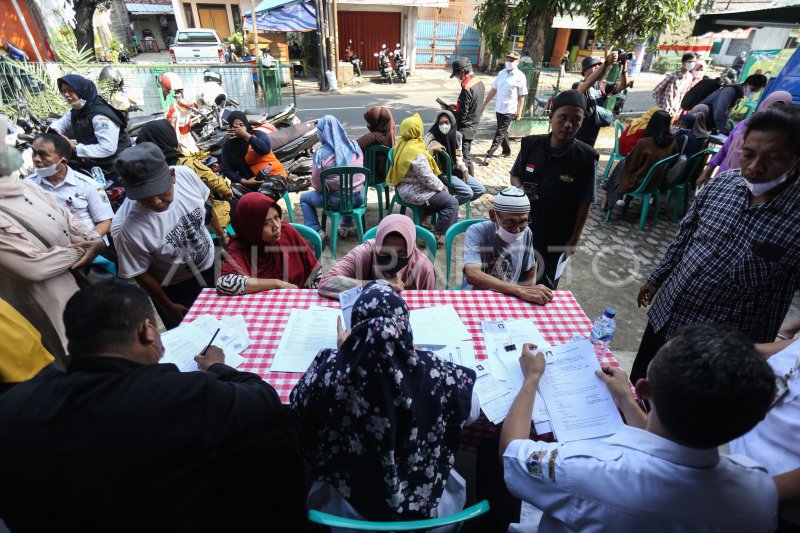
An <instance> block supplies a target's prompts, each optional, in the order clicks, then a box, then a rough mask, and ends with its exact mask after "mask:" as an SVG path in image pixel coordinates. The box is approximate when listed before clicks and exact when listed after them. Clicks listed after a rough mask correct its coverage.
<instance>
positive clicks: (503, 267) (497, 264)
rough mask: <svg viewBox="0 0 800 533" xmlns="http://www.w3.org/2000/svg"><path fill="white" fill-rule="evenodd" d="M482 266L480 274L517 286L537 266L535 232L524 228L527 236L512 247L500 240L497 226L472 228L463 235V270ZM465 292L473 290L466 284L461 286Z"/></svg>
mask: <svg viewBox="0 0 800 533" xmlns="http://www.w3.org/2000/svg"><path fill="white" fill-rule="evenodd" d="M470 264H472V265H481V270H482V271H483V272H485V273H487V274H489V275H490V276H494V277H495V278H497V279H499V280H502V281H507V282H508V283H517V282H519V278H520V277H521V276H522V274H523V273H524V272H527V271H528V270H530V269H531V268H533V266H534V265H535V264H536V253H535V251H534V249H533V232H531V229H530V228H525V236H524V237H522V238H521V239H520V240H518V241H517V242H515V243H513V244H507V243H505V242H503V241H501V240H500V239H499V238H497V235H496V228H495V227H494V222H492V221H487V222H481V223H478V224H473V225H472V226H470V227H469V228H467V233H466V234H465V235H464V266H467V265H470ZM461 288H462V289H464V290H469V289H473V288H474V287H473V286H472V285H470V284H469V283H468V282H467V277H466V276H464V282H463V283H462V284H461Z"/></svg>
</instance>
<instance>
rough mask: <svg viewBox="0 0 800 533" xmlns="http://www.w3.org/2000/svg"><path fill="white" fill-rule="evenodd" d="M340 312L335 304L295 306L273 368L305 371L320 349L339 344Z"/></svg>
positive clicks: (287, 370)
mask: <svg viewBox="0 0 800 533" xmlns="http://www.w3.org/2000/svg"><path fill="white" fill-rule="evenodd" d="M341 316H342V313H341V311H340V310H339V309H335V308H333V307H309V308H308V309H292V311H291V314H290V315H289V321H288V322H287V323H286V327H285V328H284V330H283V336H282V337H281V342H280V344H278V349H277V350H276V351H275V358H274V359H273V360H272V365H271V366H270V370H271V371H273V372H305V371H306V370H307V369H308V367H309V366H311V362H312V361H313V360H314V357H316V356H317V354H318V353H319V352H320V350H324V349H326V348H336V336H337V329H336V321H337V319H338V318H339V317H341Z"/></svg>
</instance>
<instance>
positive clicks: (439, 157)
mask: <svg viewBox="0 0 800 533" xmlns="http://www.w3.org/2000/svg"><path fill="white" fill-rule="evenodd" d="M434 159H435V161H436V164H437V165H439V170H440V171H441V172H442V175H443V176H444V177H445V181H446V182H447V191H448V192H449V193H450V194H453V180H452V179H451V178H452V177H453V159H452V158H451V157H450V154H448V153H447V152H445V151H444V150H442V151H441V152H436V156H435V158H434Z"/></svg>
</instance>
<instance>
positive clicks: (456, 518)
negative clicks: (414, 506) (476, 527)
mask: <svg viewBox="0 0 800 533" xmlns="http://www.w3.org/2000/svg"><path fill="white" fill-rule="evenodd" d="M488 511H489V502H487V501H486V500H483V501H480V502H478V503H476V504H475V505H473V506H471V507H467V508H466V509H464V510H463V511H461V512H459V513H456V514H452V515H450V516H442V517H439V518H429V519H426V520H411V521H408V522H370V521H368V520H353V519H352V518H342V517H339V516H334V515H332V514H328V513H323V512H321V511H314V510H310V511H308V520H309V521H310V522H314V523H315V524H322V525H323V526H328V527H341V528H346V529H355V530H357V531H421V530H428V529H434V528H437V527H442V526H447V525H450V524H458V526H457V528H456V531H460V530H461V527H462V526H463V525H464V522H466V521H467V520H472V519H473V518H477V517H479V516H481V515H482V514H485V513H486V512H488Z"/></svg>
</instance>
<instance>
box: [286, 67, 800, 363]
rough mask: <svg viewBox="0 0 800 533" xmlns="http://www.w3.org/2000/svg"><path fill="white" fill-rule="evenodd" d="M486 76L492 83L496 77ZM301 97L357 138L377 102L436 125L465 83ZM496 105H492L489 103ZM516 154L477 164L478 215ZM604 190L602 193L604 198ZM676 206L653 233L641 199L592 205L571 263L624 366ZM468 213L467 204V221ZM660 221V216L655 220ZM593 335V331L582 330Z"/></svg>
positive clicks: (486, 129)
mask: <svg viewBox="0 0 800 533" xmlns="http://www.w3.org/2000/svg"><path fill="white" fill-rule="evenodd" d="M491 79H492V78H491V77H488V76H486V79H485V83H487V85H488V83H489V82H490V81H491ZM304 85H305V87H303V88H301V89H300V91H299V94H298V108H299V110H300V113H299V114H300V117H301V118H302V119H312V118H317V117H320V116H322V115H324V114H328V113H330V114H333V115H335V116H336V117H337V118H339V120H341V121H342V123H343V124H344V126H345V128H346V130H347V132H348V135H350V136H351V137H353V138H354V137H357V136H359V135H361V134H363V133H364V132H366V131H367V129H366V127H365V125H364V121H363V113H364V110H365V109H366V108H367V107H369V106H372V105H383V106H386V107H388V108H390V109H391V110H392V113H393V115H394V117H395V121H396V122H397V124H398V127H399V124H400V122H401V121H402V120H403V119H404V118H406V117H408V116H410V115H411V114H413V113H417V112H418V113H420V115H421V116H422V118H423V121H424V123H425V124H426V128H427V127H428V126H429V125H430V124H431V122H432V121H433V119H434V118H435V116H436V113H437V111H438V105H437V104H436V103H435V99H436V98H437V97H439V98H442V99H444V100H445V101H455V99H456V96H457V94H458V84H457V82H456V81H455V80H449V79H447V75H446V74H445V73H444V72H441V73H438V74H436V75H434V74H431V73H430V71H428V72H426V73H425V76H424V78H422V79H420V78H414V77H412V78H410V80H409V83H408V84H406V85H399V84H395V85H392V86H389V85H388V84H379V83H373V82H369V81H366V82H364V83H362V84H360V85H359V86H358V87H355V88H345V89H343V90H342V91H340V92H339V93H338V94H320V93H318V92H315V91H314V90H313V87H312V86H311V85H306V84H304ZM489 107H490V108H493V106H492V104H490V106H489ZM493 131H494V117H493V115H492V114H491V113H490V111H489V110H487V112H486V114H484V116H483V121H482V122H481V126H480V131H479V137H478V139H477V140H476V142H475V143H473V154H476V155H482V154H484V153H486V151H487V149H488V147H489V144H490V141H491V136H492V133H493ZM612 147H613V132H612V130H611V128H605V129H604V130H603V133H602V134H601V137H600V139H599V140H598V143H597V149H598V151H599V152H600V154H601V169H600V170H601V172H602V168H603V167H604V165H605V161H607V159H608V155H609V153H610V151H611V149H612ZM512 150H513V157H511V158H493V159H492V160H491V162H490V164H489V166H488V167H483V166H477V167H476V174H477V177H478V178H479V179H480V180H481V181H482V182H483V183H484V184H485V185H486V186H487V188H488V193H487V194H486V195H485V196H484V197H483V198H481V199H480V200H478V201H477V202H475V203H474V205H473V206H472V217H473V218H476V217H488V209H489V207H490V206H491V201H492V199H493V198H494V195H495V194H496V193H497V192H498V191H500V190H501V189H502V188H504V187H506V186H507V185H508V183H509V181H508V171H509V169H510V168H511V165H512V164H513V162H514V158H515V157H516V155H517V152H518V150H519V141H516V142H514V143H513V144H512ZM602 195H603V193H602V191H601V190H600V189H598V198H602ZM292 196H293V204H294V208H295V209H294V210H295V214H296V216H297V217H298V218H297V220H298V221H301V220H302V214H301V213H300V206H299V205H298V204H299V199H298V198H297V197H298V195H297V194H293V195H292ZM671 214H672V204H671V203H670V205H666V206H664V207H663V208H662V213H661V215H660V216H659V219H658V221H657V222H656V223H652V222H650V223H649V224H648V226H647V227H646V231H644V232H641V231H639V229H638V222H639V204H637V203H636V202H634V204H633V205H632V206H631V209H630V211H629V212H628V213H627V214H625V215H622V216H620V217H615V218H616V220H615V219H613V218H612V220H611V221H610V222H605V221H604V220H603V219H602V216H601V213H600V210H599V209H598V208H594V209H592V211H591V213H590V216H589V220H588V222H587V224H586V228H585V230H584V232H583V237H582V239H581V242H580V245H579V249H578V251H577V253H576V254H575V256H574V257H573V259H572V260H571V261H570V264H569V266H568V268H567V271H566V273H565V274H564V277H563V278H562V281H561V283H560V285H559V289H568V290H571V291H573V292H574V293H575V296H576V297H577V299H578V301H579V302H580V303H581V305H582V306H583V308H584V310H585V311H586V313H587V314H588V315H589V317H590V318H592V319H594V318H596V317H597V316H598V315H599V314H600V313H602V311H603V308H605V307H606V306H613V307H616V308H617V312H618V314H617V322H618V330H617V335H616V338H615V339H614V341H613V343H612V350H613V351H614V352H615V353H616V354H617V356H618V358H619V359H620V360H621V362H622V363H623V366H624V367H626V368H630V364H631V363H632V357H633V355H634V354H635V351H636V349H637V348H638V345H639V339H640V337H641V333H642V332H643V331H644V327H645V325H646V323H647V318H646V313H645V311H644V310H642V309H638V308H637V306H636V301H635V300H636V294H637V292H638V290H639V287H640V285H641V284H642V283H643V282H644V280H645V279H646V277H647V275H648V274H649V273H650V271H651V270H652V269H653V268H654V266H655V265H656V263H657V262H658V260H659V259H660V258H661V257H662V255H663V253H664V251H665V250H666V248H667V246H668V245H669V243H670V241H671V240H672V238H673V236H674V234H675V231H676V228H677V224H675V223H673V222H672V221H671ZM464 217H465V213H464V208H463V207H462V209H461V212H460V214H459V219H460V220H463V219H464ZM651 220H652V219H651ZM377 223H378V215H377V197H376V196H375V192H374V191H370V195H369V208H368V210H367V227H371V226H373V225H375V224H377ZM462 242H463V240H462V238H459V239H458V240H457V241H456V246H457V247H459V250H458V251H456V252H454V254H453V255H454V257H455V258H456V260H455V264H454V265H453V268H452V271H453V272H454V273H455V274H453V282H452V284H455V285H458V284H460V280H461V265H462V263H461V260H462V253H461V251H460V246H461V243H462ZM356 244H357V236H355V235H352V236H350V237H349V238H348V239H346V240H343V241H340V243H339V250H338V255H339V257H341V256H342V255H344V254H345V253H346V252H347V251H348V250H349V249H351V248H352V247H353V246H355V245H356ZM323 263H324V267H325V268H327V267H328V266H330V265H331V264H332V259H331V257H330V250H329V249H328V248H327V247H326V249H325V251H324V254H323ZM436 270H437V278H438V279H439V284H440V286H441V288H444V276H445V253H444V250H440V251H439V253H438V254H437V259H436ZM790 314H791V315H792V316H800V298H796V299H795V305H794V306H793V308H792V311H791V312H790ZM576 333H583V334H588V332H576Z"/></svg>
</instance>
